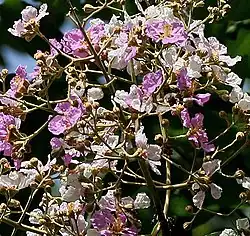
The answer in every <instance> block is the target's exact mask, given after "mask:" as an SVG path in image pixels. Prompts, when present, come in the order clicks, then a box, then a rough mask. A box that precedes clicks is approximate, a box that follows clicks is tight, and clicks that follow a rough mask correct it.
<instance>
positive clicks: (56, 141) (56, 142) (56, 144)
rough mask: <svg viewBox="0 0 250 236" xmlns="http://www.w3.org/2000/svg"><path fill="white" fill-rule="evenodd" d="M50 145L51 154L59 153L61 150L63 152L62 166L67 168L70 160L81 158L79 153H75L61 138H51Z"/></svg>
mask: <svg viewBox="0 0 250 236" xmlns="http://www.w3.org/2000/svg"><path fill="white" fill-rule="evenodd" d="M50 145H51V148H52V153H53V152H57V151H59V150H60V149H61V148H62V149H63V151H64V156H63V160H64V164H65V165H66V166H68V165H69V164H70V163H71V161H72V159H73V158H74V157H80V156H81V153H80V152H79V151H77V150H76V149H75V148H73V147H70V146H69V145H68V144H67V143H65V142H64V140H63V139H61V138H57V137H53V138H52V139H51V140H50Z"/></svg>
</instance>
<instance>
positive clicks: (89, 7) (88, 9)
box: [82, 4, 98, 13]
mask: <svg viewBox="0 0 250 236" xmlns="http://www.w3.org/2000/svg"><path fill="white" fill-rule="evenodd" d="M82 9H83V11H84V12H86V13H92V12H93V11H95V10H96V9H98V7H94V6H92V5H91V4H85V5H84V7H83V8H82Z"/></svg>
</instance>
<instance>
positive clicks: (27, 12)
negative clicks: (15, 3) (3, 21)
mask: <svg viewBox="0 0 250 236" xmlns="http://www.w3.org/2000/svg"><path fill="white" fill-rule="evenodd" d="M47 8H48V6H47V4H46V3H45V4H42V5H41V6H40V9H39V13H38V12H37V9H36V8H34V7H32V6H27V7H26V8H25V9H24V10H22V12H21V14H22V19H20V20H18V21H15V23H14V25H13V29H11V28H9V29H8V31H9V32H10V33H11V34H13V35H14V36H17V37H22V36H23V35H25V34H26V33H27V30H26V29H25V24H27V23H29V22H30V21H31V20H34V21H35V22H36V23H37V24H38V23H39V21H40V20H41V19H42V18H43V17H45V16H46V15H49V13H48V12H47Z"/></svg>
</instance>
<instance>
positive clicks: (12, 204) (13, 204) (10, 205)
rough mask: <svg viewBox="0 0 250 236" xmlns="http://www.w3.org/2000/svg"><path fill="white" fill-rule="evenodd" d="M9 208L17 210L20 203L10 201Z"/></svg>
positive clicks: (14, 200)
mask: <svg viewBox="0 0 250 236" xmlns="http://www.w3.org/2000/svg"><path fill="white" fill-rule="evenodd" d="M9 207H13V208H18V207H20V202H19V201H18V200H16V199H11V200H10V202H9Z"/></svg>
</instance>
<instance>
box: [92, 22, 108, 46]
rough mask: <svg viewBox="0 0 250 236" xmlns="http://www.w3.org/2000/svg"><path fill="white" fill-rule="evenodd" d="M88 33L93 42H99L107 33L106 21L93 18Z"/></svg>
mask: <svg viewBox="0 0 250 236" xmlns="http://www.w3.org/2000/svg"><path fill="white" fill-rule="evenodd" d="M88 33H89V35H90V39H91V41H92V43H93V44H98V43H99V42H100V41H101V39H102V38H103V37H104V36H105V34H106V31H105V23H104V22H103V21H102V20H100V19H94V20H91V21H90V27H89V28H88Z"/></svg>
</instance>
